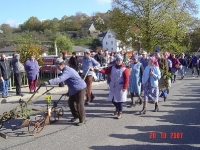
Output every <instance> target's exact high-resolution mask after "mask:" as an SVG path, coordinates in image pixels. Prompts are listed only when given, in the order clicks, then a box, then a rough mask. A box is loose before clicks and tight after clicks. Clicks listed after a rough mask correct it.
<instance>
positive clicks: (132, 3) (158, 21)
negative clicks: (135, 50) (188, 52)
mask: <svg viewBox="0 0 200 150" xmlns="http://www.w3.org/2000/svg"><path fill="white" fill-rule="evenodd" d="M112 6H113V8H118V9H120V10H121V11H122V12H123V13H124V15H125V16H126V18H130V19H129V20H131V21H132V25H131V26H133V27H137V28H139V29H140V33H141V36H142V38H141V39H140V40H141V41H142V46H143V48H144V49H146V50H147V51H150V52H152V51H154V50H155V47H156V46H157V45H158V46H164V47H165V50H171V51H174V50H175V51H176V52H177V53H178V52H179V51H180V50H182V49H183V48H185V46H184V45H183V40H184V37H185V36H186V32H187V29H188V28H189V25H190V23H191V22H192V20H193V17H192V15H193V13H195V12H196V8H197V7H196V5H195V3H194V1H188V0H156V1H155V0H113V3H112ZM124 26H126V25H125V24H124ZM124 26H122V27H124Z"/></svg>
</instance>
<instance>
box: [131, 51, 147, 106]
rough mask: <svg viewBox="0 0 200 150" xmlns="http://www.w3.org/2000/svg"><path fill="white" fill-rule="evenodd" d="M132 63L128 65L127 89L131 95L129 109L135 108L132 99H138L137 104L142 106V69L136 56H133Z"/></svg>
mask: <svg viewBox="0 0 200 150" xmlns="http://www.w3.org/2000/svg"><path fill="white" fill-rule="evenodd" d="M132 60H133V62H132V63H131V64H130V72H131V73H130V81H129V89H130V93H131V105H130V107H133V106H135V100H134V97H136V96H137V97H139V99H138V100H139V103H140V105H141V104H142V98H141V81H142V74H143V71H144V67H143V65H142V63H140V62H139V61H138V55H133V58H132Z"/></svg>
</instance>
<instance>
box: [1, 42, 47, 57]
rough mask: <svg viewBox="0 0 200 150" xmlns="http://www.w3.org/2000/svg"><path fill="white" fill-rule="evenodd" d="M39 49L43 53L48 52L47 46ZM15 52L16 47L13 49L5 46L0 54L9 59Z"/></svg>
mask: <svg viewBox="0 0 200 150" xmlns="http://www.w3.org/2000/svg"><path fill="white" fill-rule="evenodd" d="M41 48H42V49H43V50H44V51H45V52H48V49H49V48H48V47H47V46H41ZM16 51H17V49H16V47H14V46H13V45H11V46H7V47H4V48H1V49H0V54H5V55H6V57H11V56H12V55H13V53H15V52H16Z"/></svg>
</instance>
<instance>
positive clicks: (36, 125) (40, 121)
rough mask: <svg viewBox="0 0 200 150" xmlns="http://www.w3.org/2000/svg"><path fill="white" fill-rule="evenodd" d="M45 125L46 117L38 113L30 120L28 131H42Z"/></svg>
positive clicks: (34, 132) (31, 132)
mask: <svg viewBox="0 0 200 150" xmlns="http://www.w3.org/2000/svg"><path fill="white" fill-rule="evenodd" d="M44 126H45V118H44V117H43V116H42V115H36V116H35V117H34V118H33V119H32V120H30V121H29V126H28V132H29V133H30V134H32V135H36V134H38V133H40V132H41V131H42V129H43V128H44Z"/></svg>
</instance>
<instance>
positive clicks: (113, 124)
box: [0, 76, 200, 150]
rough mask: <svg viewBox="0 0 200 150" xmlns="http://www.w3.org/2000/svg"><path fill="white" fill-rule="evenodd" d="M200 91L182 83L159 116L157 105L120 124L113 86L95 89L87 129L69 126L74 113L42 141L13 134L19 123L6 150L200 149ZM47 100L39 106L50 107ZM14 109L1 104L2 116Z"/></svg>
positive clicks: (192, 81)
mask: <svg viewBox="0 0 200 150" xmlns="http://www.w3.org/2000/svg"><path fill="white" fill-rule="evenodd" d="M199 87H200V79H198V78H192V77H190V76H188V77H186V78H185V79H184V80H182V81H180V80H178V81H177V82H176V83H174V84H173V85H172V87H171V89H170V95H169V97H168V100H167V102H162V101H161V102H160V103H159V108H160V111H159V112H153V109H154V105H153V104H148V108H147V110H148V111H147V114H146V115H139V111H140V110H141V109H142V106H136V107H134V108H127V107H124V111H123V118H122V119H119V120H118V119H114V117H113V115H112V114H113V111H114V107H113V105H112V104H111V103H110V102H109V101H107V95H108V89H107V85H106V84H101V85H98V86H94V90H93V91H94V93H95V95H96V98H95V100H94V103H93V104H92V105H89V106H87V107H86V112H87V123H86V124H85V125H83V126H81V127H78V126H75V125H74V123H71V122H69V121H70V119H71V114H70V113H69V110H68V109H65V114H64V116H63V118H62V119H61V120H60V121H58V122H56V123H54V124H51V125H47V126H45V128H44V129H43V131H42V132H41V133H40V134H39V135H37V136H30V134H29V133H28V132H27V128H22V129H18V130H13V131H12V129H13V128H14V126H15V124H16V121H11V122H10V123H9V124H7V125H6V126H7V127H8V129H5V128H3V129H2V130H1V132H4V133H7V134H8V135H9V136H10V138H9V139H7V140H5V139H3V138H0V149H6V150H26V149H38V150H44V149H45V150H50V149H56V150H63V149H67V150H71V149H73V150H76V149H77V150H79V149H80V150H85V149H94V150H101V149H106V150H118V149H119V150H122V149H127V150H130V149H142V150H145V149H147V150H151V149H158V150H159V149H163V150H164V149H166V150H171V149H176V150H177V149H184V150H185V149H200V119H199V114H200V97H199V93H200V89H199ZM59 94H60V93H56V94H53V95H52V96H53V99H54V100H56V99H58V97H59ZM43 99H44V97H43V98H41V99H39V100H38V101H37V103H36V104H34V106H35V107H41V106H43V107H45V105H44V104H45V102H44V100H43ZM8 104H9V107H12V106H14V105H16V103H6V104H1V105H0V112H2V111H3V110H4V109H6V108H7V107H8ZM38 104H39V105H38ZM17 121H19V120H17ZM161 132H162V136H161Z"/></svg>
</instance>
